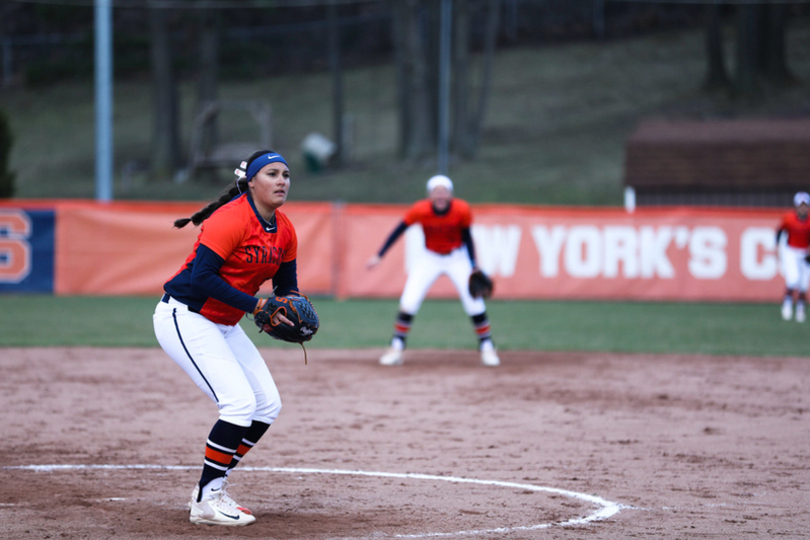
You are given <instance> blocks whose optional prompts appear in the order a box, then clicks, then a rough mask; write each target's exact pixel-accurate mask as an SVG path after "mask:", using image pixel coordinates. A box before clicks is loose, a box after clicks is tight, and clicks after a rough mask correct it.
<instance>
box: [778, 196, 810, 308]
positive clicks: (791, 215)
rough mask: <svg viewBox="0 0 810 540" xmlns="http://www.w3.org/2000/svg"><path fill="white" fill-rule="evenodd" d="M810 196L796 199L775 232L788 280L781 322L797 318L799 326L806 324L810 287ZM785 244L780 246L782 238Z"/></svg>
mask: <svg viewBox="0 0 810 540" xmlns="http://www.w3.org/2000/svg"><path fill="white" fill-rule="evenodd" d="M809 209H810V195H808V194H807V193H806V192H804V191H800V192H798V193H796V195H794V196H793V210H792V211H790V212H788V213H786V214H785V215H784V216H782V221H781V222H780V223H779V228H778V229H777V230H776V245H777V246H778V250H779V260H780V262H781V263H782V275H783V276H785V295H784V297H783V299H782V319H784V320H786V321H789V320H790V319H792V318H793V316H794V310H793V308H794V302H795V307H796V310H795V317H796V321H797V322H804V321H805V317H806V314H805V307H806V304H807V286H808V283H810V264H808V262H807V257H808V247H810V219H808V210H809ZM783 233H784V234H785V235H786V237H787V238H786V240H785V242H784V243H782V242H780V240H781V236H782V234H783Z"/></svg>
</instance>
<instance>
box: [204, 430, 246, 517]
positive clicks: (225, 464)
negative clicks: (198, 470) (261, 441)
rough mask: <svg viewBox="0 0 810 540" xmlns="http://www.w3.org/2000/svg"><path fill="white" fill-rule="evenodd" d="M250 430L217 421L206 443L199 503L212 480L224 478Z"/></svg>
mask: <svg viewBox="0 0 810 540" xmlns="http://www.w3.org/2000/svg"><path fill="white" fill-rule="evenodd" d="M248 429H249V428H247V427H242V426H237V425H236V424H231V423H230V422H225V421H224V420H217V423H216V424H214V427H213V428H211V433H210V434H209V435H208V440H207V441H206V443H205V460H204V461H203V470H202V476H201V477H200V493H199V495H198V496H197V501H200V500H201V499H202V495H203V488H204V487H205V486H206V485H208V484H209V483H210V482H211V481H212V480H215V479H217V478H224V477H225V473H226V472H227V471H228V468H229V466H230V464H231V461H233V456H234V454H236V451H237V449H238V448H239V443H240V442H241V441H242V439H243V438H244V436H245V433H247V431H248Z"/></svg>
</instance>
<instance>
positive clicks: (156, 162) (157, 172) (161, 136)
mask: <svg viewBox="0 0 810 540" xmlns="http://www.w3.org/2000/svg"><path fill="white" fill-rule="evenodd" d="M149 27H150V28H149V29H150V34H151V60H152V95H153V100H154V103H153V117H152V144H151V158H152V159H151V172H152V175H153V176H154V177H157V178H164V177H167V176H169V177H170V176H172V175H173V174H174V171H175V170H176V168H177V164H178V162H179V157H180V137H179V129H178V116H179V113H178V93H177V84H176V81H175V74H174V68H173V66H172V54H171V36H170V35H169V23H168V14H167V11H166V10H164V9H160V8H151V9H150V10H149Z"/></svg>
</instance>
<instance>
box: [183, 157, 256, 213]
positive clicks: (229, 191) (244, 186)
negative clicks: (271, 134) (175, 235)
mask: <svg viewBox="0 0 810 540" xmlns="http://www.w3.org/2000/svg"><path fill="white" fill-rule="evenodd" d="M270 152H272V150H257V151H256V152H253V153H252V154H251V155H250V157H249V158H247V159H246V160H245V161H243V162H242V164H241V165H240V166H239V168H237V169H236V170H235V171H234V173H236V180H235V181H234V183H233V184H231V185H230V186H228V187H227V188H225V189H224V190H223V191H222V192H221V193H220V194H219V196H217V199H216V200H215V201H214V202H212V203H211V204H209V205H208V206H206V207H205V208H203V209H202V210H200V211H198V212H196V213H195V214H193V215H192V216H191V217H190V218H181V219H177V220H175V222H174V226H175V227H176V228H178V229H182V228H183V227H185V226H186V225H188V224H189V223H193V224H194V225H199V224H200V223H202V222H203V221H205V220H206V219H208V217H209V216H210V215H211V214H213V213H214V210H216V209H217V208H219V207H220V206H222V205H223V204H225V203H227V202H229V201H230V200H232V199H233V198H234V197H236V196H237V195H238V194H240V193H244V192H245V191H247V190H248V180H247V177H246V176H245V173H246V172H247V169H248V167H250V164H251V163H252V162H253V160H255V159H256V158H257V157H259V156H263V155H264V154H267V153H270ZM240 173H241V174H240Z"/></svg>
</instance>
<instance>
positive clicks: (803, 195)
mask: <svg viewBox="0 0 810 540" xmlns="http://www.w3.org/2000/svg"><path fill="white" fill-rule="evenodd" d="M802 203H804V204H806V205H808V206H810V195H808V194H807V192H806V191H800V192H798V193H797V194H796V195H794V196H793V206H799V205H800V204H802Z"/></svg>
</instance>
